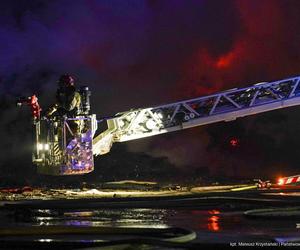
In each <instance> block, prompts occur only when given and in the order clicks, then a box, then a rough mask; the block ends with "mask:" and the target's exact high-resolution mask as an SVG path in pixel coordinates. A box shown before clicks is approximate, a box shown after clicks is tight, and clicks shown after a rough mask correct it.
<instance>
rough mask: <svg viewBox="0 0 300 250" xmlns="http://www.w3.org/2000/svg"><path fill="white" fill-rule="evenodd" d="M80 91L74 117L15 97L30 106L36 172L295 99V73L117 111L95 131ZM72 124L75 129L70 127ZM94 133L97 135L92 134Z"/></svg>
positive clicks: (79, 164)
mask: <svg viewBox="0 0 300 250" xmlns="http://www.w3.org/2000/svg"><path fill="white" fill-rule="evenodd" d="M82 90H83V91H81V97H82V100H83V101H82V102H83V107H85V109H83V111H84V112H82V113H80V114H78V115H76V116H75V117H67V116H60V115H56V116H52V117H44V116H41V115H40V111H41V108H40V106H39V104H38V98H37V97H36V96H35V95H33V96H31V97H28V98H20V99H19V101H18V105H19V106H23V105H25V106H30V107H31V111H32V116H33V125H34V138H35V145H34V147H33V153H32V161H33V163H34V164H35V165H36V166H37V172H38V173H40V174H48V175H80V174H86V173H89V172H92V171H93V170H94V156H95V155H103V154H106V153H108V152H109V151H110V149H111V147H112V145H113V143H115V142H124V141H130V140H136V139H140V138H144V137H149V136H154V135H159V134H163V133H168V132H172V131H178V130H182V129H187V128H191V127H196V126H201V125H205V124H210V123H215V122H220V121H231V120H235V119H236V118H238V117H244V116H248V115H253V114H258V113H262V112H267V111H272V110H275V109H280V108H286V107H290V106H295V105H299V104H300V76H299V77H291V78H286V79H282V80H279V81H273V82H264V83H257V84H255V85H253V86H250V87H246V88H240V89H231V90H227V91H223V92H219V93H216V94H213V95H208V96H203V97H198V98H194V99H189V100H185V101H180V102H175V103H171V104H166V105H160V106H155V107H150V108H140V109H132V110H129V111H126V112H122V113H118V114H116V115H115V116H113V117H110V118H105V119H102V121H103V120H104V121H106V123H107V129H106V130H105V131H103V132H100V133H99V134H98V135H96V132H97V130H98V123H99V121H97V118H96V115H95V114H89V96H90V92H89V90H88V88H87V87H84V88H83V89H82ZM74 124H77V125H76V127H77V128H78V131H77V132H76V133H75V132H74V130H73V129H72V128H73V127H74ZM95 135H96V136H95Z"/></svg>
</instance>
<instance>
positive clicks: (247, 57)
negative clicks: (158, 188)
mask: <svg viewBox="0 0 300 250" xmlns="http://www.w3.org/2000/svg"><path fill="white" fill-rule="evenodd" d="M299 10H300V1H297V0H239V1H233V0H226V1H225V0H224V1H223V0H206V1H205V0H197V1H196V0H195V1H194V0H189V1H184V0H181V1H180V0H168V1H160V0H148V1H147V0H144V1H143V0H136V1H129V0H128V1H126V0H119V1H117V0H76V1H74V0H52V1H46V0H44V1H40V0H9V1H5V0H1V1H0V13H1V15H0V38H1V39H0V95H1V97H0V107H1V109H0V119H1V123H0V129H1V130H0V133H1V139H2V140H1V144H0V149H1V153H0V186H1V185H2V184H3V183H8V182H11V183H23V182H24V183H29V184H30V183H31V180H35V179H37V178H39V177H37V175H36V173H35V168H34V166H33V165H32V164H31V163H30V162H31V123H30V112H29V110H28V109H26V108H22V109H18V108H16V106H15V100H16V98H17V97H18V96H20V95H25V96H26V95H31V94H33V93H34V94H37V95H38V97H39V101H40V103H41V105H42V107H44V108H46V107H47V106H48V105H50V104H51V103H53V101H54V95H55V91H56V87H57V84H56V81H57V79H58V77H59V76H60V75H61V74H63V73H70V74H72V75H74V76H75V78H76V81H77V84H78V85H80V84H86V85H89V86H90V88H91V90H92V109H93V112H94V113H96V114H97V116H98V117H101V116H108V115H113V114H115V113H117V112H120V111H125V110H128V109H130V108H138V107H147V106H151V105H158V104H164V103H168V102H173V101H177V100H182V99H185V98H192V97H197V96H201V95H205V94H208V93H214V92H217V91H219V90H225V89H230V88H234V87H242V86H247V85H250V84H253V83H255V82H262V81H270V80H276V79H281V78H285V77H289V76H295V75H299V74H300V46H299V45H300V28H299V27H300V11H299ZM299 117H300V107H294V108H290V109H286V110H280V111H274V112H269V113H266V114H260V115H257V116H253V117H248V118H242V119H239V120H237V121H234V122H229V123H218V124H212V125H208V126H204V127H199V128H193V129H190V130H187V131H179V132H174V133H170V134H166V135H162V136H157V137H152V138H147V139H143V140H140V141H135V142H128V143H124V144H123V145H114V146H113V150H112V152H111V153H110V155H109V156H104V157H103V160H102V159H99V158H98V159H97V161H96V168H97V171H95V172H94V173H92V174H90V175H89V177H84V178H85V180H89V179H88V178H91V179H93V180H97V178H98V177H99V176H100V175H101V176H102V177H101V178H100V177H99V181H101V180H105V176H107V174H106V173H105V172H101V169H106V170H107V171H108V172H109V166H110V163H109V162H114V164H112V165H111V168H114V170H116V171H117V169H118V168H123V167H124V166H123V165H124V164H125V163H124V161H125V160H124V158H125V159H129V160H128V162H127V163H126V164H125V165H126V166H127V167H128V171H129V172H130V171H131V167H130V166H131V165H132V166H134V167H132V168H133V169H135V172H137V171H139V172H140V174H141V175H142V172H143V164H144V165H147V166H150V167H149V168H150V169H151V164H150V163H151V162H155V164H156V166H153V168H155V171H156V172H155V173H157V175H161V173H160V172H159V170H157V166H159V164H160V163H159V162H164V164H162V173H163V171H164V167H165V166H166V165H167V166H168V168H170V171H172V172H173V173H174V175H176V173H178V175H181V174H182V173H185V174H186V175H191V176H203V175H207V176H227V177H230V178H238V177H245V178H246V177H255V176H256V177H265V178H272V177H275V176H278V175H285V174H300V159H299V155H300V141H299V138H300V118H299ZM233 138H237V139H238V144H237V146H235V147H232V146H231V144H230V140H232V139H233ZM141 159H142V160H141ZM157 159H158V160H157ZM160 160H161V161H160ZM135 161H136V162H139V165H136V164H137V163H135ZM104 165H105V166H104ZM136 166H138V169H139V170H136V169H137V167H136ZM122 171H123V172H122V173H126V169H123V170H122ZM147 171H148V172H149V170H147ZM148 172H147V173H148ZM138 175H139V174H137V176H138ZM103 176H104V177H103ZM128 176H129V177H130V175H128ZM128 176H127V175H126V176H124V178H125V177H128ZM109 177H110V178H112V176H111V175H110V176H109ZM152 177H153V175H152ZM65 178H69V177H65ZM119 178H122V176H121V175H119ZM144 178H147V175H144ZM107 179H109V178H107ZM112 179H113V178H112ZM1 183H2V184H1Z"/></svg>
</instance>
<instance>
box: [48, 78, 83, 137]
mask: <svg viewBox="0 0 300 250" xmlns="http://www.w3.org/2000/svg"><path fill="white" fill-rule="evenodd" d="M81 106H82V105H81V96H80V94H79V92H78V91H77V90H76V87H75V81H74V78H73V77H72V76H71V75H68V74H64V75H61V76H60V78H59V80H58V89H57V91H56V103H55V104H54V105H53V106H52V107H50V108H49V109H48V111H47V113H46V117H48V118H51V117H53V116H55V117H59V118H62V117H64V116H66V117H68V118H73V117H76V116H77V115H79V114H80V112H81ZM69 123H70V125H71V126H70V127H71V128H72V131H73V133H74V134H78V133H79V124H78V122H76V121H74V122H69Z"/></svg>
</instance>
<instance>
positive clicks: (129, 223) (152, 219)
mask: <svg viewBox="0 0 300 250" xmlns="http://www.w3.org/2000/svg"><path fill="white" fill-rule="evenodd" d="M36 212H37V213H36V215H34V216H33V218H32V219H33V225H66V226H95V227H101V226H110V227H149V228H166V227H168V225H167V224H166V222H165V221H166V217H167V215H168V211H167V210H166V209H98V210H90V211H66V212H57V211H53V212H52V214H50V216H49V210H47V211H45V212H44V211H43V210H41V209H39V210H37V211H36ZM51 215H52V216H51Z"/></svg>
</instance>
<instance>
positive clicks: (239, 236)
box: [0, 185, 300, 249]
mask: <svg viewBox="0 0 300 250" xmlns="http://www.w3.org/2000/svg"><path fill="white" fill-rule="evenodd" d="M34 192H36V193H35V195H33V193H34ZM41 192H43V191H41V190H40V191H39V192H38V191H31V196H30V195H29V193H27V194H22V193H19V194H9V193H6V194H5V195H3V196H2V203H1V210H0V221H1V229H0V235H1V236H0V237H1V238H0V241H1V242H2V243H3V244H2V245H1V246H5V247H14V249H20V247H24V246H26V244H27V246H28V247H30V248H35V247H37V248H41V247H47V246H49V244H50V243H51V244H53V243H55V242H56V243H57V242H60V243H61V242H68V243H69V244H68V245H67V247H70V248H71V249H73V248H82V247H91V248H92V249H94V247H96V245H93V244H95V243H97V244H98V243H99V244H101V241H102V240H106V241H107V240H111V241H116V240H124V239H129V238H130V239H131V240H132V239H133V238H134V239H135V240H136V239H137V238H139V239H141V238H143V239H145V238H147V237H148V238H149V237H150V238H151V240H152V241H153V235H155V237H156V238H157V237H158V238H159V240H160V241H163V240H165V238H164V237H167V238H168V237H171V236H170V235H171V233H170V232H169V233H166V232H165V231H163V230H166V229H169V228H184V229H188V230H189V232H186V234H187V235H188V234H189V236H188V237H187V236H186V238H185V239H182V242H177V241H175V242H172V244H173V245H172V244H170V245H169V246H168V245H167V244H165V245H164V244H161V242H158V241H155V240H154V241H153V242H148V244H149V245H151V247H150V249H161V248H162V249H176V248H178V247H179V248H182V249H199V247H201V246H205V247H206V248H207V247H209V246H211V247H212V246H213V247H217V246H219V247H221V248H222V247H224V246H228V247H229V246H257V247H259V246H278V247H279V246H284V247H287V246H289V247H291V248H294V249H298V248H299V247H300V243H299V242H300V238H299V236H300V200H299V198H298V195H299V194H300V191H299V190H298V189H297V188H296V187H295V188H292V189H278V188H271V189H270V190H267V189H265V190H257V189H255V188H253V186H252V187H251V186H245V185H239V186H226V187H220V188H219V187H213V188H209V187H208V188H203V187H201V188H200V187H199V188H193V189H187V188H177V190H156V191H153V190H152V191H151V190H148V191H141V190H127V191H124V190H105V191H104V193H105V194H103V190H102V191H100V190H97V189H93V190H61V191H60V192H58V190H55V191H53V198H51V192H50V190H47V195H45V194H43V195H41ZM37 193H40V196H39V198H37ZM58 193H59V194H60V195H58ZM68 194H69V195H70V196H68ZM22 197H23V198H22ZM24 197H25V198H24ZM26 197H27V198H26ZM28 197H31V198H28ZM32 197H35V198H32ZM261 209H264V210H261ZM265 209H268V210H265ZM103 228H104V229H107V230H111V232H110V233H108V232H105V233H104V234H103V231H101V230H103ZM7 229H10V231H7ZM37 229H39V231H37ZM77 229H80V230H81V231H80V232H79V231H76V230H77ZM92 229H93V230H94V231H92ZM115 229H121V231H118V232H117V233H116V232H115V231H114V230H115ZM64 230H65V231H64ZM131 230H136V231H133V232H132V231H131ZM147 230H151V232H150V231H147ZM175 231H176V230H175ZM175 231H174V232H173V233H172V237H173V236H174V237H173V238H176V237H177V235H176V233H177V232H175ZM130 232H132V234H131V233H130ZM143 232H146V233H145V234H144V233H143ZM191 232H195V233H196V234H195V237H193V236H192V234H191ZM158 233H163V234H164V235H165V236H158ZM178 234H179V235H180V236H183V235H184V234H185V233H183V232H179V231H178ZM125 235H126V237H125ZM124 237H125V238H124ZM155 237H154V238H155ZM193 238H194V239H193ZM148 240H149V239H148ZM12 242H13V243H14V244H12ZM78 242H80V244H79V245H78V244H77V243H78ZM137 242H138V241H137ZM137 242H136V243H134V242H131V243H128V242H127V243H128V244H129V245H130V246H131V247H133V246H134V247H133V248H132V249H144V248H139V247H141V245H142V244H141V242H140V243H139V244H138V245H136V244H137ZM145 242H146V243H147V240H146V241H145ZM145 242H144V243H145ZM36 243H39V244H40V243H43V245H42V246H41V245H35V244H36ZM90 243H93V244H90ZM28 244H29V245H28ZM176 244H177V245H176ZM253 244H254V245H253ZM259 244H261V245H259ZM51 246H53V245H51ZM97 247H99V246H98V245H97ZM127 247H128V245H127ZM112 249H114V248H112ZM125 249H126V248H125Z"/></svg>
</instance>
